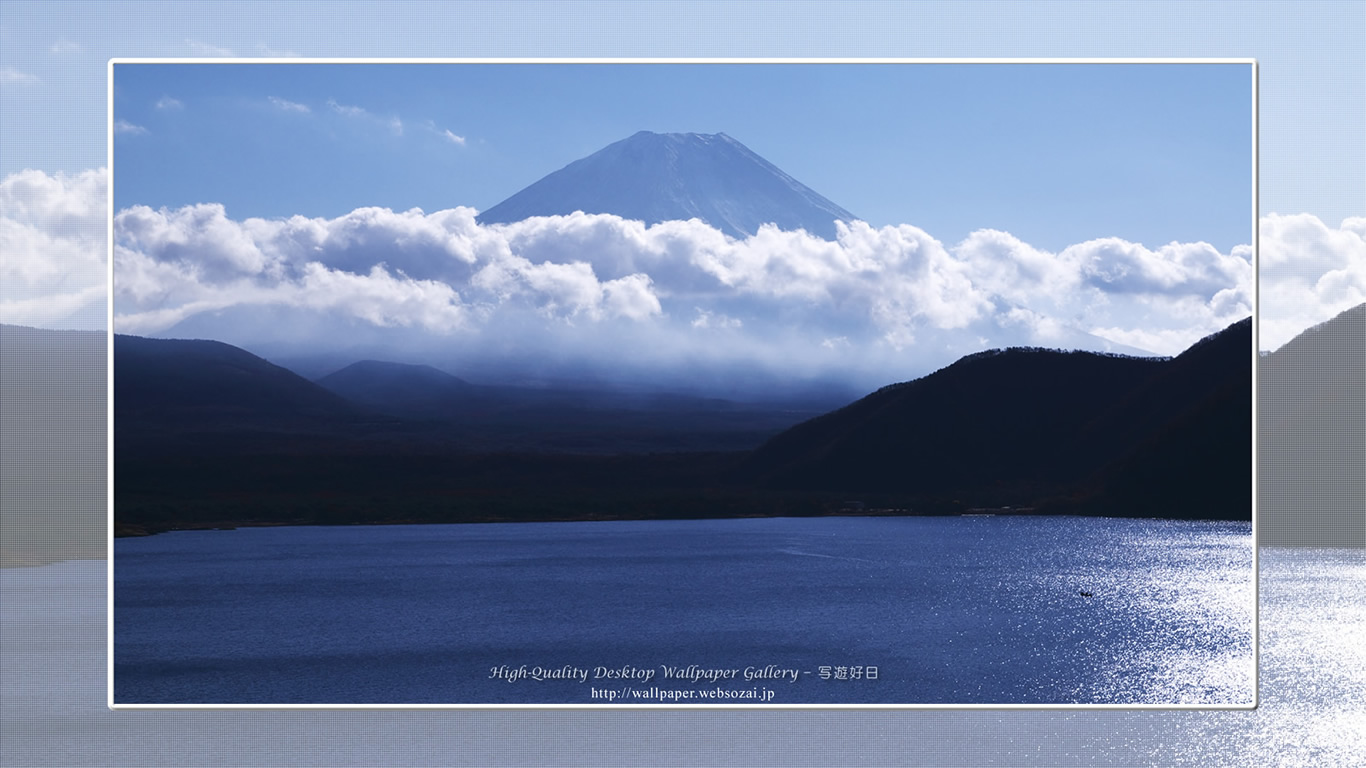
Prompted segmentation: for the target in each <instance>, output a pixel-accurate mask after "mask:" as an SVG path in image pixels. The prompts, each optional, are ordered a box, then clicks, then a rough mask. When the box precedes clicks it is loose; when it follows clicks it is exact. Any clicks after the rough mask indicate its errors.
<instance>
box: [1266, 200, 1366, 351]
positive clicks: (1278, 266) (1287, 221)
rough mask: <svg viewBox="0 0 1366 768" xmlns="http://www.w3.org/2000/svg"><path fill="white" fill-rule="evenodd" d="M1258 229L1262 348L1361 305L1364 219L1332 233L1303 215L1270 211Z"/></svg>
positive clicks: (1365, 290)
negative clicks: (1259, 241)
mask: <svg viewBox="0 0 1366 768" xmlns="http://www.w3.org/2000/svg"><path fill="white" fill-rule="evenodd" d="M1259 229H1260V240H1261V244H1262V250H1261V264H1260V267H1261V297H1260V300H1261V312H1260V319H1261V322H1260V324H1259V326H1260V332H1261V346H1262V348H1263V349H1276V348H1277V347H1280V346H1281V345H1283V344H1285V343H1286V342H1287V341H1290V340H1291V339H1292V338H1294V337H1295V336H1296V334H1298V333H1300V332H1301V331H1303V330H1304V329H1306V328H1308V327H1310V326H1313V325H1317V324H1318V323H1321V322H1323V321H1324V320H1328V319H1330V318H1332V317H1333V316H1335V315H1337V314H1339V313H1341V312H1343V311H1344V310H1347V309H1350V308H1352V307H1355V306H1356V305H1358V304H1361V303H1362V302H1366V217H1362V216H1354V217H1351V218H1348V219H1345V220H1343V222H1342V224H1341V225H1340V226H1338V228H1336V229H1334V228H1332V227H1330V226H1328V225H1326V224H1324V223H1323V222H1322V221H1320V220H1319V219H1318V218H1317V217H1315V216H1311V215H1309V214H1307V213H1301V214H1295V215H1284V216H1283V215H1279V214H1274V213H1273V214H1270V215H1267V216H1263V217H1262V220H1261V222H1260V223H1259Z"/></svg>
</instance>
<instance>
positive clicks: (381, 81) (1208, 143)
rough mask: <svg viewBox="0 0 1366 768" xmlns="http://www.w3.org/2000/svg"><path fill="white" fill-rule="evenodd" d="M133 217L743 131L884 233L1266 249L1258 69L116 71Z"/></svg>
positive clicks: (402, 189)
mask: <svg viewBox="0 0 1366 768" xmlns="http://www.w3.org/2000/svg"><path fill="white" fill-rule="evenodd" d="M114 82H115V105H114V115H115V118H116V120H117V121H118V125H119V129H118V130H116V135H115V161H116V176H115V187H114V189H115V205H116V207H117V208H120V209H122V208H125V207H127V206H128V205H132V204H144V205H150V206H152V207H160V206H169V207H178V206H181V205H187V204H193V203H203V202H220V203H223V204H224V205H225V206H226V207H227V210H228V213H229V215H230V216H232V217H233V218H243V217H249V216H259V217H267V218H269V217H283V216H289V215H294V214H301V215H305V216H329V217H331V216H338V215H341V214H343V213H346V212H348V211H350V210H353V209H355V208H358V207H363V206H383V207H388V208H392V209H395V210H406V209H408V208H412V207H420V208H422V209H424V210H426V211H434V210H439V209H442V208H449V207H454V206H456V205H468V206H473V207H475V208H478V209H480V210H483V209H486V208H488V207H491V206H492V205H494V204H496V203H497V202H499V201H500V200H502V199H504V198H505V197H507V196H509V195H511V194H513V193H514V192H516V191H517V190H519V189H521V188H522V187H524V186H526V185H527V184H530V183H532V182H533V181H535V180H537V179H538V178H540V177H541V176H544V175H545V174H547V173H549V172H551V171H554V170H556V169H558V168H560V167H562V166H564V165H565V164H567V163H569V162H571V161H573V160H575V159H578V158H580V157H583V156H585V155H587V154H590V153H592V152H594V151H596V150H598V149H601V148H602V147H604V146H606V145H607V144H609V143H611V142H613V141H617V140H619V139H622V138H625V137H626V136H629V135H631V134H632V133H634V132H636V131H637V130H653V131H658V132H670V131H697V132H703V133H714V132H722V131H723V132H726V133H728V134H730V135H731V136H733V137H735V138H736V139H738V140H740V141H742V142H744V143H745V144H747V145H748V146H749V147H750V148H751V149H753V150H755V151H757V152H759V153H760V154H761V155H763V156H765V157H766V158H767V159H769V160H770V161H771V162H773V163H775V164H776V165H777V166H778V167H780V168H782V169H784V170H786V171H787V172H788V173H790V174H792V175H793V176H795V177H796V178H797V179H799V180H800V181H803V182H804V183H806V184H807V185H808V186H811V187H812V188H814V189H816V190H817V191H818V192H821V193H822V194H824V195H826V196H827V197H829V198H831V199H832V200H834V201H835V202H837V203H839V204H840V205H843V206H844V207H846V208H848V209H849V210H851V211H853V212H854V213H855V214H857V215H859V216H860V217H862V218H864V219H865V220H866V221H868V222H869V223H871V224H873V225H875V226H884V225H888V224H902V223H909V224H914V225H916V226H919V227H921V228H923V229H926V230H928V231H930V232H931V233H934V234H935V236H936V237H939V238H940V239H942V240H945V241H953V242H957V241H958V240H961V239H962V238H964V237H966V236H967V235H968V234H969V233H970V232H971V231H973V230H975V229H981V228H996V229H1004V230H1008V231H1010V232H1012V233H1013V234H1016V235H1017V236H1019V237H1021V238H1023V239H1025V240H1027V241H1029V242H1031V243H1033V244H1035V245H1037V246H1040V247H1045V248H1052V249H1060V248H1063V247H1065V246H1067V245H1069V244H1072V243H1077V242H1082V241H1084V240H1088V239H1092V238H1096V237H1107V236H1115V237H1122V238H1125V239H1127V240H1131V241H1135V242H1141V243H1144V244H1146V245H1149V246H1157V245H1162V244H1165V243H1168V242H1171V241H1183V242H1190V241H1206V242H1210V243H1211V244H1213V245H1215V246H1216V247H1218V248H1220V249H1224V250H1227V249H1228V248H1230V247H1232V246H1234V245H1237V244H1241V243H1247V242H1250V240H1251V229H1252V215H1251V210H1252V207H1251V194H1252V192H1251V190H1252V161H1251V157H1252V152H1251V145H1252V77H1251V67H1250V65H1247V64H1191V65H1183V64H1163V65H1120V64H1112V65H1103V64H1094V65H1084V64H1054V65H1045V64H1031V65H1021V64H1000V65H995V64H993V65H986V64H977V65H973V64H955V65H941V64H888V65H865V64H859V65H839V64H810V65H804V64H773V65H764V64H733V65H722V64H717V65H711V64H691V65H665V64H654V65H630V64H600V65H593V64H587V65H583V64H580V65H569V64H548V65H539V64H510V65H479V64H465V65H299V64H284V65H257V64H253V65H220V64H211V65H165V64H158V65H139V64H124V65H118V66H116V72H115V77H114Z"/></svg>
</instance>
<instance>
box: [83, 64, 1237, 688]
mask: <svg viewBox="0 0 1366 768" xmlns="http://www.w3.org/2000/svg"><path fill="white" fill-rule="evenodd" d="M121 64H171V65H174V64H210V65H212V64H223V65H229V64H268V65H278V64H315V65H316V64H380V65H383V64H419V65H420V64H449V65H456V64H666V65H667V64H821V65H828V64H835V65H839V64H851V65H858V64H862V65H869V64H874V65H876V64H1150V65H1151V64H1157V65H1160V64H1248V65H1251V70H1252V457H1251V459H1252V573H1253V580H1252V664H1253V668H1252V701H1251V703H1249V704H701V703H699V704H678V703H659V704H573V703H565V704H117V703H115V701H114V67H115V66H117V65H121ZM107 66H108V83H107V87H106V89H105V91H106V96H107V99H106V100H107V110H108V114H107V115H106V120H105V123H106V125H105V129H106V146H107V150H106V151H107V152H108V157H107V167H108V169H109V170H108V174H109V176H108V182H107V184H108V186H107V200H106V208H107V212H106V216H107V218H106V229H107V231H106V233H105V240H106V248H107V257H108V309H107V321H108V328H109V330H108V360H107V361H106V368H107V375H108V382H107V386H108V403H107V407H108V419H109V433H108V451H107V453H108V455H107V457H106V459H107V463H108V473H109V476H108V492H107V495H108V504H109V514H108V527H107V539H108V576H107V582H108V583H107V585H106V602H107V605H108V613H107V614H106V620H107V621H106V626H107V632H106V635H107V646H106V648H107V653H106V659H107V663H106V677H107V678H108V686H107V693H108V701H107V704H108V707H109V709H111V710H115V711H118V710H137V709H219V710H232V709H279V710H298V709H313V710H347V709H352V710H354V709H372V710H385V709H387V710H396V709H397V710H432V709H438V710H464V709H483V710H574V709H595V710H603V709H607V710H631V711H639V710H644V711H662V710H667V711H688V710H706V709H731V710H811V709H820V710H832V709H853V710H864V709H866V710H963V709H974V710H1087V711H1089V710H1170V711H1176V710H1208V711H1230V710H1252V709H1256V708H1257V707H1258V706H1259V705H1260V692H1261V643H1260V641H1261V614H1260V602H1261V593H1260V585H1261V570H1260V560H1259V558H1258V544H1257V380H1258V379H1257V373H1258V369H1259V367H1260V358H1261V353H1260V351H1259V349H1258V339H1259V333H1258V328H1259V324H1260V321H1261V311H1260V294H1259V281H1258V279H1257V276H1258V270H1259V267H1260V247H1259V243H1258V236H1259V231H1260V211H1259V209H1258V206H1259V199H1258V191H1259V190H1258V186H1259V183H1260V178H1261V176H1260V167H1259V165H1258V146H1259V137H1258V133H1257V123H1258V101H1257V92H1258V70H1257V67H1258V65H1257V60H1256V59H1255V58H1156V59H1153V58H975V59H957V58H930V59H900V58H873V59H861V58H831V59H812V58H735V57H725V58H509V59H493V58H422V59H400V58H375V59H366V58H316V59H306V58H240V57H232V58H147V57H133V58H119V57H116V58H112V59H110V60H109V62H108V65H107Z"/></svg>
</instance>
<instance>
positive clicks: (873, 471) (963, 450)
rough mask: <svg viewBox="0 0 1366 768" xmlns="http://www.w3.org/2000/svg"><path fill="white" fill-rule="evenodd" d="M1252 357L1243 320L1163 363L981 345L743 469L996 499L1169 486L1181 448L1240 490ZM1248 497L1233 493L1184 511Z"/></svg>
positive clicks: (810, 485) (779, 444) (791, 479)
mask: <svg viewBox="0 0 1366 768" xmlns="http://www.w3.org/2000/svg"><path fill="white" fill-rule="evenodd" d="M1251 359H1252V358H1251V322H1250V320H1245V321H1243V322H1241V323H1237V324H1235V325H1233V326H1231V327H1230V328H1228V329H1225V330H1224V331H1221V332H1220V333H1219V334H1216V335H1214V336H1212V337H1210V338H1208V339H1206V340H1203V341H1202V342H1201V343H1199V344H1196V345H1195V346H1193V347H1191V349H1189V350H1187V351H1186V352H1185V353H1183V354H1182V355H1180V356H1178V357H1177V358H1174V359H1171V360H1166V359H1161V358H1134V357H1122V356H1114V355H1101V354H1095V353H1089V352H1059V351H1055V350H1044V349H1008V350H1004V351H991V352H983V353H979V354H976V355H970V356H968V357H965V358H963V359H961V360H959V361H958V362H956V363H954V364H953V365H950V366H948V367H946V368H943V369H941V370H939V371H937V372H935V373H933V374H930V375H929V376H926V377H924V378H921V379H917V380H915V381H911V382H906V383H903V384H895V385H892V386H889V387H885V388H883V389H881V390H879V391H877V392H875V393H873V394H872V395H869V396H868V397H866V398H864V399H862V400H860V401H858V402H856V403H854V404H852V405H850V406H848V407H846V408H843V409H840V410H838V411H835V412H833V413H830V414H827V415H825V416H822V417H820V418H817V419H814V420H812V421H810V422H806V423H804V424H801V425H798V426H797V427H794V428H793V429H791V430H788V431H787V432H784V433H783V434H780V435H778V436H777V437H775V438H773V439H772V440H770V441H769V442H768V443H767V444H766V445H765V446H763V447H762V448H760V449H759V450H758V451H756V452H755V453H754V454H753V455H752V456H751V457H750V459H749V460H748V462H747V463H746V465H745V468H744V472H745V473H746V474H747V475H748V477H749V478H750V479H752V480H753V481H756V482H760V483H762V484H764V485H766V486H768V487H774V488H791V489H803V490H826V491H840V492H846V493H850V494H862V493H881V494H887V493H892V494H905V495H907V496H908V497H914V498H919V499H933V498H941V499H955V500H962V501H963V502H964V503H966V504H975V505H982V506H997V505H1019V504H1022V503H1034V502H1037V501H1040V500H1044V499H1049V498H1054V497H1057V496H1060V495H1063V496H1066V495H1077V496H1083V497H1086V498H1099V497H1101V496H1103V495H1104V492H1105V489H1107V488H1111V487H1120V486H1126V487H1127V485H1132V484H1133V482H1134V478H1137V477H1140V476H1142V477H1145V478H1149V479H1152V478H1154V477H1156V478H1157V480H1155V482H1158V483H1159V487H1162V488H1166V489H1168V490H1169V491H1170V493H1169V494H1168V495H1169V496H1171V495H1177V494H1179V493H1181V492H1183V490H1182V489H1184V488H1186V481H1185V480H1180V481H1176V480H1175V476H1174V475H1172V476H1170V477H1164V476H1163V474H1162V473H1163V472H1171V471H1173V470H1172V467H1171V463H1172V462H1171V461H1168V459H1171V458H1182V459H1184V460H1185V461H1186V464H1185V465H1183V468H1182V472H1183V474H1182V475H1181V477H1182V478H1185V477H1187V475H1189V474H1190V472H1187V471H1186V470H1188V469H1189V470H1191V471H1192V472H1194V473H1195V474H1196V475H1197V476H1203V477H1205V478H1206V479H1209V480H1210V485H1211V486H1212V487H1214V488H1217V489H1221V490H1224V491H1229V492H1232V493H1233V494H1234V495H1235V497H1236V494H1237V493H1238V492H1240V491H1243V490H1248V489H1250V488H1251V482H1250V480H1251V475H1250V471H1251V470H1250V466H1251V387H1252V377H1251V373H1252V371H1251V365H1252V363H1251ZM1240 414H1241V416H1240ZM1202 430H1210V431H1208V432H1204V431H1202ZM1183 440H1184V441H1187V442H1188V443H1189V444H1183V443H1182V442H1181V441H1183ZM1196 446H1198V448H1199V455H1198V456H1195V453H1196ZM1192 456H1194V458H1192ZM1226 457H1233V458H1230V459H1228V460H1227V461H1225V458H1226ZM1240 472H1241V473H1244V474H1245V475H1246V482H1243V480H1242V477H1243V475H1240V474H1238V473H1240ZM1202 473H1204V474H1202ZM1230 475H1234V476H1236V477H1234V478H1233V479H1229V477H1228V476H1230ZM1169 480H1171V481H1172V482H1169ZM1248 492H1249V493H1250V490H1248ZM1163 498H1164V499H1166V497H1163ZM1202 499H1204V497H1203V496H1202ZM1167 500H1168V501H1170V499H1167ZM1204 500H1207V499H1204ZM1249 501H1250V499H1249ZM1158 503H1165V501H1163V500H1160V499H1154V498H1145V504H1158ZM1250 508H1251V505H1250V503H1248V504H1242V503H1241V501H1240V499H1238V498H1234V499H1233V500H1232V501H1230V502H1229V503H1221V506H1220V508H1219V509H1218V510H1214V511H1211V512H1209V513H1208V514H1205V512H1204V511H1203V510H1194V511H1193V510H1191V509H1189V508H1185V512H1183V516H1186V513H1189V516H1212V517H1241V516H1245V515H1247V514H1250ZM1149 509H1150V507H1149ZM1230 510H1231V511H1230ZM1162 511H1163V510H1157V511H1153V512H1152V514H1154V515H1155V516H1156V515H1157V514H1159V513H1160V512H1162ZM1102 513H1107V514H1108V513H1110V512H1109V511H1102ZM1125 513H1133V514H1140V513H1141V512H1139V511H1137V510H1126V511H1125Z"/></svg>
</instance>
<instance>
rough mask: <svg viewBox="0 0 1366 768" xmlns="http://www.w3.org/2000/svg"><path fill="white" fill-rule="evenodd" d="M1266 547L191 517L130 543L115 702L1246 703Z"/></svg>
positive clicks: (1103, 534)
mask: <svg viewBox="0 0 1366 768" xmlns="http://www.w3.org/2000/svg"><path fill="white" fill-rule="evenodd" d="M1251 563H1252V539H1251V534H1250V526H1249V525H1248V524H1246V523H1208V522H1198V523H1191V522H1173V521H1158V520H1106V519H1094V518H1032V517H1018V518H1006V517H966V518H818V519H782V518H779V519H751V520H719V521H638V522H593V523H536V524H521V525H518V524H499V525H450V526H386V527H379V526H371V527H345V528H320V527H307V528H304V527H300V528H244V529H240V530H236V531H196V532H174V533H167V534H162V535H159V536H153V537H148V538H140V539H120V540H118V541H116V543H115V608H114V638H115V652H114V680H115V700H116V701H117V702H118V703H163V702H167V703H169V702H200V703H225V702H231V703H286V702H294V703H329V702H330V703H376V702H386V703H494V702H528V703H607V700H605V699H604V698H602V694H601V693H600V694H599V697H598V698H594V696H593V691H594V690H597V691H600V692H601V691H607V690H611V691H614V692H615V693H616V694H617V696H618V697H619V698H618V699H617V700H616V701H615V702H614V703H630V704H639V703H659V702H660V699H659V698H657V697H656V698H651V699H635V698H630V697H631V696H632V695H633V692H634V694H653V693H655V691H652V690H651V689H664V690H666V691H674V690H681V691H693V692H694V693H693V694H692V695H693V696H695V697H696V696H700V695H701V692H703V691H709V692H713V693H714V692H715V691H716V690H718V689H721V690H725V691H727V692H728V693H729V695H731V696H744V695H755V696H758V697H761V698H760V699H757V700H758V701H762V698H763V697H771V698H769V702H768V703H772V704H791V703H841V702H866V703H897V704H900V703H950V702H962V703H1071V702H1086V703H1161V704H1173V703H1182V704H1212V703H1220V704H1246V703H1250V702H1251V698H1252V692H1253V691H1252V681H1253V657H1252V636H1253V602H1254V578H1253V573H1252V565H1251ZM1083 590H1084V591H1088V592H1091V593H1093V596H1091V597H1083V596H1081V595H1080V594H1079V593H1080V592H1081V591H1083ZM690 665H696V671H694V672H693V673H692V675H691V676H693V677H699V678H700V679H698V680H697V681H696V682H693V681H691V680H687V679H685V680H681V681H680V680H678V679H666V678H665V677H664V671H663V669H662V668H663V667H676V668H682V669H684V670H686V669H687V668H688V667H689V666H690ZM523 667H525V669H526V674H527V677H524V678H520V679H518V678H519V675H520V674H521V670H522V669H523ZM538 667H539V668H540V669H541V670H542V673H543V674H542V675H540V676H541V677H542V678H543V679H541V680H535V679H531V678H532V677H533V676H535V672H536V669H537V668H538ZM822 667H828V668H829V670H828V671H829V673H830V679H822V677H821V671H822V670H821V668H822ZM842 667H843V668H847V672H848V676H849V678H850V679H843V680H841V679H836V678H837V677H838V676H839V674H840V672H839V668H842ZM856 667H862V668H863V669H864V674H863V676H862V678H861V679H852V678H853V676H854V675H853V670H854V668H856ZM869 667H876V670H877V672H876V674H877V677H876V679H868V677H867V669H868V668H869ZM504 668H506V669H507V670H508V671H509V672H508V673H505V674H502V675H499V676H492V675H493V674H494V670H495V669H504ZM599 668H603V670H611V671H612V673H613V674H614V675H615V674H619V673H621V672H622V671H624V672H625V677H624V678H621V677H615V676H614V677H603V676H601V673H600V670H599ZM747 668H753V669H754V670H762V671H765V672H767V674H769V675H770V677H768V678H760V679H756V680H745V679H744V676H745V670H746V669H747ZM566 670H567V672H566ZM713 670H735V672H734V675H735V676H734V677H732V678H721V679H709V677H710V676H711V675H714V674H715V673H714V672H712V671H713ZM782 670H796V673H797V681H796V682H790V680H791V675H792V673H791V672H783V671H782ZM581 672H582V673H584V674H586V675H587V679H584V678H583V677H582V676H581V674H580V673H581ZM566 673H567V674H569V675H571V678H570V679H561V678H558V677H555V676H556V675H561V674H566ZM647 674H652V677H649V678H646V675H647ZM775 675H785V677H775ZM509 678H513V679H512V680H509ZM770 691H771V693H770ZM745 692H749V693H745ZM623 695H625V696H627V697H628V698H627V699H626V700H623V699H621V698H620V697H621V696H623ZM685 695H686V694H685ZM685 701H686V702H687V703H730V704H736V703H741V704H743V703H752V702H754V701H756V699H739V698H732V699H727V700H723V701H716V700H710V699H699V698H693V699H688V700H685Z"/></svg>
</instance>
